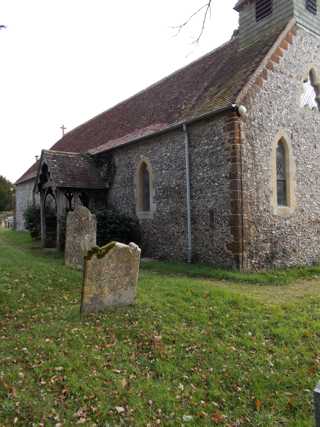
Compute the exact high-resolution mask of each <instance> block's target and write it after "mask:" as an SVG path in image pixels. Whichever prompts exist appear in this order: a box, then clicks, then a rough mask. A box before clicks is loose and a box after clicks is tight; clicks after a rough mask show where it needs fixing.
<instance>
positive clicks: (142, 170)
mask: <svg viewBox="0 0 320 427" xmlns="http://www.w3.org/2000/svg"><path fill="white" fill-rule="evenodd" d="M153 193H154V191H153V173H152V168H151V165H150V162H149V161H148V160H147V159H145V158H143V159H141V161H140V162H139V165H138V167H137V172H136V212H137V215H138V218H141V219H144V218H151V217H152V216H153V212H154V210H155V206H154V203H153Z"/></svg>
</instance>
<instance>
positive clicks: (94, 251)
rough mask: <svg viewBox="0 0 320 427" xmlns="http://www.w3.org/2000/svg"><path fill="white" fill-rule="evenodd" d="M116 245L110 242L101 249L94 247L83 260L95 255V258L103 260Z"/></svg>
mask: <svg viewBox="0 0 320 427" xmlns="http://www.w3.org/2000/svg"><path fill="white" fill-rule="evenodd" d="M115 245H116V242H110V243H108V244H107V245H105V246H102V247H101V248H100V247H99V246H95V247H94V248H92V249H90V250H89V251H88V253H87V255H86V256H85V257H84V258H85V260H87V261H88V260H90V259H92V257H93V256H94V255H95V256H96V257H97V258H99V259H100V258H103V257H104V256H105V255H106V254H107V253H108V252H110V251H111V249H113V248H114V247H115Z"/></svg>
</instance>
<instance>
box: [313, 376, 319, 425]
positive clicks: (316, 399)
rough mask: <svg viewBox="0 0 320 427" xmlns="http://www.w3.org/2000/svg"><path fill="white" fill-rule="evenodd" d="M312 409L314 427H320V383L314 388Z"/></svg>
mask: <svg viewBox="0 0 320 427" xmlns="http://www.w3.org/2000/svg"><path fill="white" fill-rule="evenodd" d="M313 395H314V410H315V418H316V427H320V383H319V384H318V385H317V387H316V388H315V389H314V393H313Z"/></svg>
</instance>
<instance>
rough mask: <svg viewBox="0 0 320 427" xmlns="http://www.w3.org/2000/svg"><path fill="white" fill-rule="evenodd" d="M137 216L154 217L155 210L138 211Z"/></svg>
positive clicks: (141, 217)
mask: <svg viewBox="0 0 320 427" xmlns="http://www.w3.org/2000/svg"><path fill="white" fill-rule="evenodd" d="M137 217H138V218H139V219H142V220H143V219H153V212H152V211H148V212H145V211H138V212H137Z"/></svg>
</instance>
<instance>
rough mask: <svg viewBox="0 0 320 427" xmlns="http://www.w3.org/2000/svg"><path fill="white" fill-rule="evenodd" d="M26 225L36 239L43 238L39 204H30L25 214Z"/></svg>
mask: <svg viewBox="0 0 320 427" xmlns="http://www.w3.org/2000/svg"><path fill="white" fill-rule="evenodd" d="M23 217H24V223H25V227H26V229H27V230H28V231H30V234H31V237H32V239H34V240H40V239H41V216H40V207H39V206H29V207H28V208H27V209H26V210H25V211H24V214H23Z"/></svg>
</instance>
